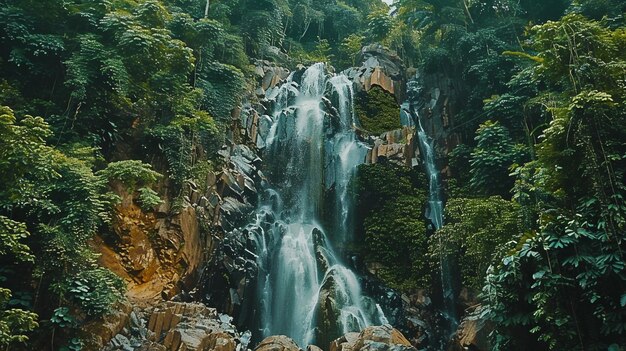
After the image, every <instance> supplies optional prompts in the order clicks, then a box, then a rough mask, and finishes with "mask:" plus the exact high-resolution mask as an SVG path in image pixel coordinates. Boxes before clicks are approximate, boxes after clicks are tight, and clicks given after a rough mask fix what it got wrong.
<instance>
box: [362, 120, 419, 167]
mask: <svg viewBox="0 0 626 351" xmlns="http://www.w3.org/2000/svg"><path fill="white" fill-rule="evenodd" d="M415 138H416V136H415V128H413V127H403V128H402V129H397V130H392V131H389V132H386V133H384V134H383V135H381V136H380V137H375V138H372V141H371V143H372V144H373V146H372V148H371V149H370V150H369V151H368V153H367V159H366V160H365V163H370V164H371V163H378V162H380V160H381V159H385V160H386V161H389V162H392V163H395V164H398V165H402V166H407V167H413V166H415V165H417V163H418V159H419V148H417V145H416V144H415Z"/></svg>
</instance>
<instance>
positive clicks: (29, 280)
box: [0, 107, 123, 342]
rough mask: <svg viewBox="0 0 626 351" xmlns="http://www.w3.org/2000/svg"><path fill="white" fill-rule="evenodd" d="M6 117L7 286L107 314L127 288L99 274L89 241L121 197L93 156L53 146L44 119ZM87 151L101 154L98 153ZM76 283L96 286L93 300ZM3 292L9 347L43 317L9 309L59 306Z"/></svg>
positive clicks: (1, 160) (3, 227)
mask: <svg viewBox="0 0 626 351" xmlns="http://www.w3.org/2000/svg"><path fill="white" fill-rule="evenodd" d="M1 111H2V115H1V117H0V121H1V122H2V124H1V125H0V140H2V141H1V143H2V149H1V151H0V167H1V168H2V172H3V174H4V175H5V177H6V178H5V180H6V181H5V182H3V184H2V186H0V204H2V206H1V207H0V236H1V237H2V239H3V240H2V244H0V259H2V262H3V264H4V266H3V272H2V277H0V278H2V281H3V284H5V283H6V284H7V285H8V286H11V287H17V288H19V289H28V288H30V287H32V286H35V288H36V289H37V290H38V291H39V292H40V294H42V295H51V294H53V293H55V296H59V303H63V302H67V303H72V306H73V307H77V308H79V310H78V311H80V310H82V311H83V312H85V313H87V314H89V315H96V314H100V313H104V312H106V311H107V310H108V308H109V307H110V306H111V304H112V303H114V302H115V301H117V300H119V299H121V298H122V291H123V284H122V282H121V280H119V278H117V277H115V276H114V275H113V273H111V272H109V271H107V270H104V269H102V268H94V267H96V263H95V260H96V257H97V256H96V254H95V253H94V252H92V251H91V249H90V248H89V245H88V241H89V240H90V239H91V238H92V237H93V235H94V234H95V233H96V231H97V230H98V228H99V227H100V225H102V224H103V223H104V222H106V221H108V220H109V211H110V209H111V208H112V204H113V202H114V201H115V197H114V196H112V194H109V193H107V192H106V181H105V180H103V179H101V177H98V176H96V175H95V174H94V173H93V171H92V169H91V166H92V163H93V158H92V157H86V160H81V159H77V158H73V157H70V156H67V155H65V154H63V153H62V152H60V151H59V150H58V149H56V148H54V147H51V146H48V145H46V140H45V139H47V138H49V137H51V136H52V135H51V133H50V127H49V126H48V124H47V123H45V122H44V121H43V119H41V118H39V117H31V116H26V117H24V118H21V119H17V118H16V117H15V116H14V114H13V111H12V110H11V109H9V108H7V107H2V108H1ZM71 149H72V150H74V151H77V150H78V151H79V150H80V148H71ZM87 150H90V151H91V154H93V153H94V150H93V148H88V149H87ZM87 150H83V151H82V153H85V152H86V151H87ZM79 153H81V152H79ZM16 189H17V190H20V189H21V191H16ZM74 282H82V283H84V284H87V285H88V286H89V290H88V291H87V292H86V293H87V294H88V296H87V297H85V296H84V295H82V298H81V297H78V296H81V295H79V294H78V292H79V290H76V287H75V286H73V285H72V284H74ZM1 291H2V299H1V300H0V307H1V309H0V333H3V336H4V335H8V336H7V337H6V338H5V337H3V338H2V340H3V342H4V341H5V340H7V341H6V342H12V341H24V340H26V338H25V337H24V336H23V333H24V332H27V331H30V330H32V329H33V328H35V327H36V326H37V323H36V322H35V320H36V318H37V315H36V314H34V313H32V312H26V311H23V310H20V309H15V308H11V309H8V308H7V306H8V305H13V304H19V305H23V306H27V307H29V308H35V310H36V311H38V312H39V311H42V313H47V312H46V311H49V310H50V309H49V307H51V306H48V305H47V306H43V308H42V306H41V305H35V306H30V303H29V301H28V300H29V299H25V300H24V301H23V302H19V301H20V299H21V298H18V297H19V296H20V295H23V293H21V291H20V294H19V295H18V294H13V295H16V298H15V299H13V300H11V301H9V296H10V295H11V292H10V291H9V290H8V289H5V288H2V289H1ZM25 293H28V292H27V291H26V292H25ZM73 294H75V295H76V297H75V296H74V295H73ZM48 302H49V301H46V303H48ZM42 317H43V318H46V316H45V315H42Z"/></svg>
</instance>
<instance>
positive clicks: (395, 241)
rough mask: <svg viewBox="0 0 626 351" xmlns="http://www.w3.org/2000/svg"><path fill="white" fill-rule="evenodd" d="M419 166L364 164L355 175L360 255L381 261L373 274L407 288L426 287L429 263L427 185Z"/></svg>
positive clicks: (390, 283)
mask: <svg viewBox="0 0 626 351" xmlns="http://www.w3.org/2000/svg"><path fill="white" fill-rule="evenodd" d="M416 172H417V171H414V170H408V169H405V168H401V167H398V166H392V165H381V164H374V165H363V166H360V167H359V171H358V175H357V194H358V209H359V213H360V214H361V219H360V224H359V226H362V228H363V233H364V242H365V244H364V246H365V247H364V255H365V259H366V260H367V261H368V262H370V263H376V264H379V265H380V266H381V267H380V269H379V270H378V273H377V275H378V276H379V277H380V278H381V279H382V280H383V281H384V282H385V283H386V284H388V285H389V286H391V287H393V288H396V289H400V290H402V291H406V292H412V291H415V290H416V289H419V288H429V287H430V284H431V275H430V274H431V272H432V264H431V262H430V260H429V257H428V239H427V236H426V226H425V224H424V220H423V212H422V211H421V210H420V209H421V208H423V207H424V204H425V203H426V200H427V195H426V193H425V191H424V189H426V188H427V187H426V186H424V185H425V182H424V180H423V179H422V178H421V177H422V175H421V174H417V173H416Z"/></svg>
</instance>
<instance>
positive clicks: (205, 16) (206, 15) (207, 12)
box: [204, 0, 211, 18]
mask: <svg viewBox="0 0 626 351" xmlns="http://www.w3.org/2000/svg"><path fill="white" fill-rule="evenodd" d="M210 3H211V0H206V7H205V8H204V18H207V17H209V5H210Z"/></svg>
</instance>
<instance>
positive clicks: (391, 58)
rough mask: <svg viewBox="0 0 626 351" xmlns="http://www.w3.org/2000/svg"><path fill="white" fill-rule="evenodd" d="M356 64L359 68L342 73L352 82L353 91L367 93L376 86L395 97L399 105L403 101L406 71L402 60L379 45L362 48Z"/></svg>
mask: <svg viewBox="0 0 626 351" xmlns="http://www.w3.org/2000/svg"><path fill="white" fill-rule="evenodd" d="M358 62H362V64H361V66H360V67H352V68H349V69H347V70H346V71H344V72H343V73H344V74H345V75H347V76H348V77H349V78H350V80H352V81H353V82H354V85H355V91H357V92H360V91H369V90H370V89H371V88H372V87H373V86H375V85H377V86H379V87H381V88H383V89H384V90H385V91H387V92H388V93H390V94H392V95H394V96H395V97H396V101H397V102H398V103H399V102H401V101H403V100H404V96H405V90H406V69H405V67H404V63H403V62H402V59H400V57H398V55H396V54H395V53H394V52H392V51H391V50H389V49H387V48H385V47H384V46H382V45H380V44H372V45H368V46H365V47H363V49H362V50H361V54H360V57H359V59H358Z"/></svg>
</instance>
